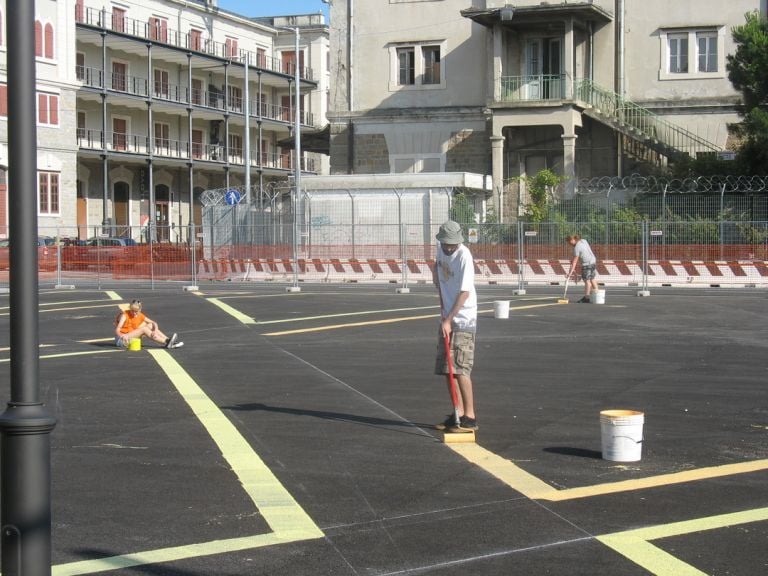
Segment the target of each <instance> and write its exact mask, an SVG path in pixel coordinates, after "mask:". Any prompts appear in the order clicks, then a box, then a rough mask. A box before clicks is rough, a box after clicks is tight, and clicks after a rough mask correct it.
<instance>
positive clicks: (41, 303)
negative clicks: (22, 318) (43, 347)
mask: <svg viewBox="0 0 768 576" xmlns="http://www.w3.org/2000/svg"><path fill="white" fill-rule="evenodd" d="M91 302H104V300H67V301H62V302H40V307H41V308H42V307H43V306H63V305H64V304H67V305H69V304H89V303H91ZM113 305H114V304H113ZM9 309H10V306H3V307H0V310H9Z"/></svg>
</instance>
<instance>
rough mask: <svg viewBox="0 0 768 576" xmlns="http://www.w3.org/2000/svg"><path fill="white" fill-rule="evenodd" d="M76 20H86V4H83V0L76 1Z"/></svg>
mask: <svg viewBox="0 0 768 576" xmlns="http://www.w3.org/2000/svg"><path fill="white" fill-rule="evenodd" d="M75 20H77V21H78V22H85V6H83V0H77V2H76V3H75Z"/></svg>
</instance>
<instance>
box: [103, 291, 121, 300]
mask: <svg viewBox="0 0 768 576" xmlns="http://www.w3.org/2000/svg"><path fill="white" fill-rule="evenodd" d="M105 294H106V295H107V296H109V297H110V299H112V300H122V298H120V295H119V294H118V293H117V292H113V291H112V290H107V291H106V292H105Z"/></svg>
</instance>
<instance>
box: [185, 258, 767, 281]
mask: <svg viewBox="0 0 768 576" xmlns="http://www.w3.org/2000/svg"><path fill="white" fill-rule="evenodd" d="M432 265H433V262H432V261H418V260H408V261H407V262H406V263H405V269H404V265H403V261H402V260H394V259H384V260H379V259H368V260H353V259H333V258H331V259H320V258H315V259H307V260H305V259H299V263H298V269H297V270H294V265H293V261H292V260H291V259H289V258H284V259H274V260H272V259H257V260H256V259H255V260H250V259H244V260H243V259H241V260H234V259H220V260H200V261H199V263H198V278H199V279H201V280H219V281H275V282H289V281H291V280H293V278H294V277H295V276H297V277H298V279H299V280H300V281H304V282H389V283H402V282H406V281H407V282H408V283H411V282H412V283H430V282H432ZM569 266H570V261H569V260H526V261H525V262H524V264H523V266H522V270H521V267H520V266H519V265H518V262H517V261H516V260H490V259H489V260H476V261H475V279H476V281H477V282H480V283H482V282H487V283H489V284H518V283H519V282H520V277H519V274H520V273H521V272H522V281H523V284H529V285H550V284H553V285H557V284H562V283H563V282H564V281H565V274H566V271H567V270H568V268H569ZM597 275H598V281H599V282H600V283H601V284H605V285H606V286H641V285H643V280H644V275H643V266H642V262H640V261H636V260H605V261H600V262H599V263H598V266H597ZM647 285H648V286H723V287H726V286H731V287H746V286H749V287H768V262H766V261H762V260H739V261H712V262H705V261H653V260H652V261H649V263H648V269H647Z"/></svg>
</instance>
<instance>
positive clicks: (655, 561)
mask: <svg viewBox="0 0 768 576" xmlns="http://www.w3.org/2000/svg"><path fill="white" fill-rule="evenodd" d="M766 520H768V508H756V509H754V510H745V511H743V512H733V513H731V514H721V515H719V516H710V517H708V518H696V519H693V520H684V521H682V522H673V523H671V524H662V525H659V526H648V527H646V528H638V529H635V530H627V531H625V532H616V533H614V534H605V535H603V536H598V537H597V539H598V540H599V541H600V542H602V543H603V544H605V545H606V546H608V547H610V548H612V549H613V550H615V551H616V552H618V553H619V554H621V555H623V556H625V557H627V558H629V559H630V560H632V561H633V562H634V563H636V564H638V565H639V566H641V567H643V568H645V569H646V570H648V571H649V572H651V573H652V574H656V576H706V573H705V572H702V571H700V570H698V569H696V568H694V567H693V566H691V565H690V564H687V563H685V562H683V561H682V560H679V559H678V558H675V557H674V556H672V555H671V554H669V553H667V552H665V551H664V550H661V549H660V548H658V547H656V546H654V545H653V544H651V543H650V542H649V541H650V540H657V539H659V538H669V537H672V536H681V535H683V534H691V533H693V532H703V531H705V530H716V529H718V528H725V527H728V526H737V525H740V524H749V523H751V522H764V521H766Z"/></svg>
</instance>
